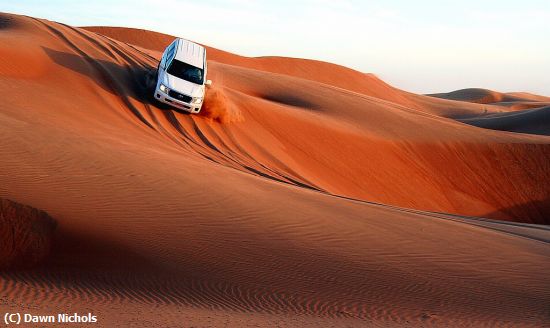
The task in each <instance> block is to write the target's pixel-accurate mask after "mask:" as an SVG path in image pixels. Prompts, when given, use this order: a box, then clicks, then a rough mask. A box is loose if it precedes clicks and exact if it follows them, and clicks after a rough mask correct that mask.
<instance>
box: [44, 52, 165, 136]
mask: <svg viewBox="0 0 550 328" xmlns="http://www.w3.org/2000/svg"><path fill="white" fill-rule="evenodd" d="M42 49H43V50H44V52H45V53H46V54H47V55H48V57H50V59H51V60H52V61H53V62H55V63H56V64H58V65H60V66H63V67H65V68H68V69H70V70H72V71H74V72H77V73H79V74H81V75H85V76H87V77H89V79H90V80H91V81H94V82H95V83H96V84H97V85H98V86H99V87H101V88H102V89H103V90H105V91H108V92H110V93H112V94H113V95H115V96H118V97H119V98H120V99H121V100H122V102H123V103H124V104H125V105H126V107H127V108H128V109H129V110H130V111H131V112H132V113H133V114H134V115H135V116H136V117H137V118H138V119H139V120H140V121H142V122H143V123H144V124H146V125H147V126H149V127H151V128H152V125H151V123H150V122H148V121H147V120H146V119H145V118H144V117H143V115H142V113H141V112H140V110H139V109H138V108H136V107H135V105H134V104H133V103H132V102H131V101H130V99H129V97H132V98H134V99H136V100H138V101H139V102H142V103H144V104H152V103H153V101H154V100H153V96H152V95H153V88H154V84H155V80H154V72H155V68H153V67H151V66H148V65H142V66H137V65H129V64H125V65H121V64H117V63H114V62H111V61H108V60H102V59H95V58H92V57H90V56H88V55H85V54H84V55H77V54H71V53H67V52H62V51H57V50H54V49H50V48H47V47H42Z"/></svg>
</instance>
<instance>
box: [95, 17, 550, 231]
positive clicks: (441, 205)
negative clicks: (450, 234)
mask: <svg viewBox="0 0 550 328" xmlns="http://www.w3.org/2000/svg"><path fill="white" fill-rule="evenodd" d="M87 29H90V30H92V31H96V32H98V33H101V34H104V35H109V36H112V37H114V38H116V39H119V40H122V41H124V42H130V43H133V42H135V43H136V45H137V46H140V47H143V48H148V49H154V50H156V51H162V50H163V49H164V47H166V45H167V44H168V43H169V42H170V41H171V40H172V39H173V37H171V36H168V35H164V34H160V33H155V32H150V31H144V30H134V29H125V28H111V27H88V28H87ZM157 55H158V56H160V52H159V53H157ZM209 58H210V61H211V67H213V68H214V69H213V71H214V73H213V76H214V80H215V81H216V83H217V85H220V84H221V85H222V86H223V87H227V88H229V90H228V92H229V93H233V97H231V98H234V99H235V100H234V101H235V102H239V103H241V104H246V105H242V106H240V107H242V108H243V111H247V112H250V115H251V116H253V117H263V118H265V119H262V120H260V121H259V122H258V123H259V124H260V129H259V130H260V131H265V130H266V129H268V131H270V133H272V134H274V135H276V138H277V140H278V141H281V140H282V141H283V145H284V148H282V149H281V148H279V149H277V147H269V151H268V152H267V153H268V154H270V155H272V156H273V158H276V159H277V160H276V161H272V160H270V159H265V160H262V161H261V162H260V165H261V166H260V168H259V169H260V171H261V168H262V167H270V168H271V167H272V166H273V163H274V162H279V161H282V162H283V164H284V165H285V166H286V167H288V168H291V172H289V170H288V169H286V168H285V167H280V166H279V165H278V167H277V169H275V170H273V171H275V172H285V173H284V174H280V175H279V176H278V178H283V180H284V177H285V176H286V177H287V178H290V179H291V180H293V181H296V182H299V183H300V184H305V185H309V186H311V187H313V188H316V189H319V190H324V191H328V192H330V193H334V194H340V195H344V196H349V197H354V198H360V199H366V200H370V201H375V202H382V203H387V204H394V205H399V206H405V207H413V208H420V209H425V210H435V211H444V212H453V213H461V214H468V215H487V216H490V217H493V218H501V219H506V218H508V219H511V218H512V217H516V219H518V220H526V221H527V222H547V221H545V220H546V219H545V217H547V215H546V213H548V211H549V206H550V205H549V204H548V202H547V201H546V200H547V199H548V196H549V188H548V187H546V186H542V185H541V184H538V183H534V180H530V179H531V178H528V177H527V176H529V177H532V178H534V177H535V176H538V178H535V179H537V180H538V179H539V178H544V179H548V174H549V170H548V164H546V163H547V162H548V161H547V159H548V158H549V153H548V145H547V143H548V140H547V139H545V138H542V139H541V138H536V137H529V136H513V135H508V134H501V133H494V132H492V131H484V130H480V129H472V128H468V127H465V126H463V125H459V124H455V123H454V122H452V121H449V120H446V119H443V118H440V117H436V116H433V115H430V114H437V115H438V116H446V117H479V116H480V115H486V114H490V113H500V112H503V113H504V112H507V111H509V110H510V109H509V108H508V107H506V106H488V105H484V104H472V103H470V102H458V101H454V100H451V101H449V100H443V99H437V98H433V97H427V96H420V95H413V94H410V93H407V92H403V91H401V90H398V89H395V88H393V87H391V86H389V85H388V84H386V83H384V82H382V81H381V80H379V79H377V78H376V77H374V76H373V75H370V74H363V73H360V72H357V71H354V70H351V69H348V68H345V67H342V66H338V65H334V64H330V63H324V62H318V61H311V60H303V59H292V58H283V57H260V58H248V57H242V56H238V55H234V54H230V53H227V52H223V51H220V50H216V49H213V48H209ZM268 72H271V73H277V74H281V75H273V74H268ZM283 75H284V76H283ZM314 82H319V83H322V84H323V85H322V84H318V83H314ZM334 87H336V88H334ZM342 89H344V90H342ZM235 92H238V93H245V94H246V95H247V96H252V97H241V95H240V94H238V93H235ZM510 97H512V96H510ZM281 106H282V107H281ZM245 108H246V109H245ZM244 116H247V115H246V114H245V115H244ZM255 123H256V120H255V121H252V120H251V119H249V120H248V122H247V123H246V124H245V125H246V126H247V128H246V129H245V130H247V132H248V134H249V135H250V136H251V137H252V138H253V136H254V134H253V133H250V131H252V130H251V129H252V128H253V127H254V125H255ZM305 127H307V129H308V130H312V133H303V132H305V130H304V129H305ZM238 131H239V133H241V132H242V129H238ZM313 131H314V132H313ZM518 131H521V132H529V131H528V125H526V127H525V128H521V129H519V130H518ZM536 133H538V132H536ZM259 135H261V132H258V136H259ZM320 140H322V145H321V144H320ZM297 141H299V142H297ZM520 143H521V144H522V145H521V146H519V144H520ZM262 144H263V143H262ZM342 145H344V147H342ZM265 148H268V147H265ZM531 149H538V150H534V153H538V154H539V155H535V156H534V157H531V156H526V155H522V154H521V153H522V152H528V153H529V154H531V153H532V151H531ZM252 150H253V149H251V148H249V150H247V152H248V151H252ZM263 153H265V151H262V153H260V154H257V155H254V156H253V157H254V158H255V159H256V160H260V159H262V158H263V157H265V155H264V154H263ZM289 155H290V157H291V158H289V160H291V161H296V160H297V163H296V164H297V165H295V164H294V163H293V162H288V163H284V162H285V160H284V159H285V158H288V157H289ZM537 157H538V158H539V159H540V162H539V161H538V160H536V158H537ZM514 158H522V160H521V161H524V160H527V158H531V159H535V161H534V162H532V164H528V167H529V169H527V168H526V167H522V168H521V169H520V171H521V172H518V171H516V170H514V169H511V168H510V166H505V167H503V166H502V165H500V164H499V163H502V162H514V161H516V160H515V159H514ZM268 163H269V164H268ZM449 163H452V164H450V165H449ZM510 169H511V170H512V171H514V172H510V171H509V170H510ZM533 171H534V172H540V173H535V174H534V175H532V172H533ZM465 172H469V173H468V174H465ZM267 173H268V174H270V173H269V172H267ZM288 173H291V174H288ZM470 173H471V174H470ZM401 174H405V175H407V176H408V177H409V179H407V181H403V179H402V176H401ZM539 174H540V175H539ZM358 177H361V178H359V179H358ZM511 177H512V178H511ZM508 179H512V180H513V181H516V179H517V180H518V181H521V180H523V181H524V182H523V183H521V185H522V186H524V187H521V188H520V189H522V191H519V190H518V189H516V187H512V185H515V183H510V181H509V180H508ZM524 179H527V180H530V181H531V182H527V181H526V180H524ZM287 181H288V179H287ZM396 186H399V187H396ZM511 189H513V190H514V191H513V192H512V193H513V194H514V195H510V194H508V193H509V191H510V190H511ZM533 189H535V190H533ZM536 189H538V191H536ZM489 190H491V192H488V191H489ZM493 190H494V191H495V192H494V193H493V192H492V191H493ZM506 190H508V191H506ZM419 191H420V192H419ZM518 191H519V193H520V194H521V193H526V194H529V195H530V196H528V197H526V198H529V199H523V200H519V199H520V198H521V196H519V197H520V198H518V195H517V193H518ZM499 194H500V195H499ZM534 195H538V196H535V198H536V199H534V200H533V199H532V197H533V196H534ZM505 199H506V200H505ZM435 204H437V205H435ZM497 204H498V205H497ZM521 208H523V209H525V210H526V211H525V212H523V211H522V212H523V213H519V209H521ZM511 211H513V212H511ZM533 215H534V217H537V218H536V219H535V218H532V216H533Z"/></svg>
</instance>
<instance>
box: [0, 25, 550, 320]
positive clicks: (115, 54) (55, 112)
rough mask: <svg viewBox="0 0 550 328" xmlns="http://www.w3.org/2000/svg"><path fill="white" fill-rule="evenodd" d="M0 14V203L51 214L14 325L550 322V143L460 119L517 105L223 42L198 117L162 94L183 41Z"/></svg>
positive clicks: (13, 289) (7, 286)
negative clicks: (175, 47)
mask: <svg viewBox="0 0 550 328" xmlns="http://www.w3.org/2000/svg"><path fill="white" fill-rule="evenodd" d="M0 22H2V23H0V41H1V42H0V58H2V61H1V63H0V92H1V99H2V100H1V101H0V126H2V129H0V131H1V135H0V154H1V155H2V156H1V157H0V176H1V179H2V180H1V183H0V197H4V198H7V199H11V200H13V201H17V202H19V203H22V204H27V205H30V206H32V207H35V208H39V209H42V210H45V211H46V212H48V213H49V214H50V215H51V216H52V217H54V218H55V219H56V221H57V222H58V227H57V230H56V233H55V236H54V237H55V238H54V247H53V249H52V255H51V257H50V258H49V260H48V261H46V262H45V263H44V265H43V266H42V267H40V268H35V269H32V270H23V271H21V270H19V271H3V272H2V273H0V290H1V293H0V299H1V300H2V302H0V309H1V310H2V311H0V312H2V313H3V312H14V311H16V310H19V311H20V310H21V307H22V306H23V307H25V308H26V309H30V310H28V311H31V312H34V313H37V314H47V313H51V312H54V313H57V312H70V313H72V312H81V313H87V312H89V311H91V312H93V313H94V314H96V315H97V316H98V318H99V326H104V327H117V326H118V327H129V326H132V325H133V326H144V327H145V326H146V327H166V326H183V327H191V326H230V327H244V326H266V327H273V326H281V327H297V326H303V327H320V326H323V327H330V326H334V327H340V326H341V327H355V326H358V327H359V326H361V327H364V326H372V327H397V326H402V327H411V326H421V327H425V326H437V327H472V326H475V327H484V326H487V327H489V326H490V327H493V326H507V327H542V326H544V325H547V324H548V323H549V321H550V316H549V313H548V308H549V307H550V284H549V280H548V271H549V269H550V265H549V263H550V248H549V247H548V242H550V229H548V227H547V226H543V225H533V224H524V223H538V224H548V223H550V221H549V220H550V219H549V218H550V201H549V199H550V183H548V181H550V160H549V159H550V137H548V136H547V135H544V134H548V133H541V130H540V129H541V128H540V126H537V127H536V131H530V128H529V127H528V126H529V125H527V127H523V128H522V129H521V132H523V133H512V132H506V131H499V130H498V129H497V127H493V126H491V128H495V129H497V130H489V129H483V128H479V127H475V126H472V125H468V124H464V123H462V122H460V121H458V120H456V119H461V120H466V119H471V120H473V119H480V118H482V117H484V116H486V115H501V116H503V117H504V116H505V115H509V114H511V113H518V112H517V111H516V110H515V109H512V108H510V106H505V105H501V104H498V103H497V104H479V103H474V102H469V100H468V99H458V100H457V99H454V98H453V99H441V98H436V97H430V96H423V95H414V94H411V93H407V92H404V91H401V90H398V89H396V88H394V87H391V86H389V85H387V84H386V83H384V82H382V81H381V80H379V79H378V78H376V77H375V76H374V75H371V74H363V73H360V72H357V71H354V70H351V69H347V68H344V67H341V66H337V65H333V64H329V63H323V62H317V61H310V60H304V59H291V58H280V57H263V58H247V57H242V56H237V55H233V54H230V53H227V52H223V51H220V50H216V49H213V48H209V49H208V50H209V73H210V74H211V76H210V78H211V79H212V80H213V83H214V87H213V88H212V89H211V90H209V96H208V97H209V98H208V99H207V101H208V103H207V108H205V110H204V112H203V113H201V115H199V116H196V115H195V116H194V115H188V114H184V113H179V112H175V111H172V110H169V109H165V108H159V107H158V105H157V104H156V103H154V102H153V101H152V100H151V97H150V94H151V86H152V83H153V82H152V81H153V76H154V68H155V67H156V66H157V63H158V58H159V57H160V55H161V51H162V50H163V47H164V46H166V45H167V44H168V43H169V42H170V41H171V39H172V37H169V36H166V35H162V34H158V33H154V32H148V31H143V30H134V29H123V28H103V27H100V28H86V29H83V28H74V27H70V26H66V25H62V24H58V23H54V22H50V21H46V20H39V19H34V18H29V17H22V16H16V15H7V14H3V15H2V16H0ZM95 32H98V33H99V34H96V33H95ZM510 97H519V98H522V99H527V100H529V101H534V102H544V101H546V99H545V98H544V97H542V98H538V97H537V98H536V99H534V98H529V99H528V98H527V97H525V96H521V95H511V96H510ZM501 101H507V100H503V99H499V102H501ZM541 111H542V109H541ZM547 112H548V110H547V109H545V112H543V114H541V115H543V116H544V115H546V116H544V117H547ZM537 115H538V114H537ZM522 120H523V119H522V118H518V119H517V120H516V121H515V122H514V124H515V125H518V126H522ZM526 120H527V121H529V120H530V118H527V119H526ZM529 122H530V121H529ZM469 123H470V122H469ZM472 124H474V123H472ZM533 129H535V128H533ZM542 130H543V131H542V132H545V131H546V132H548V125H547V126H546V129H545V128H544V127H542ZM534 133H536V134H534ZM437 212H441V213H443V212H444V213H449V214H438V213H437ZM464 216H482V217H488V218H492V219H499V220H506V221H493V220H482V219H476V218H467V217H464ZM2 246H3V245H2ZM3 247H4V246H3Z"/></svg>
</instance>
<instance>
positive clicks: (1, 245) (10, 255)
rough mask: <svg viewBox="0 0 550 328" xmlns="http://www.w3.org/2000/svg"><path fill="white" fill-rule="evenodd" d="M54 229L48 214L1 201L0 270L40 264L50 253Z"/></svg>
mask: <svg viewBox="0 0 550 328" xmlns="http://www.w3.org/2000/svg"><path fill="white" fill-rule="evenodd" d="M55 226H56V223H55V221H54V220H53V219H52V218H51V217H50V216H49V215H48V214H47V213H45V212H43V211H40V210H37V209H35V208H32V207H29V206H26V205H21V204H18V203H15V202H12V201H10V200H7V199H3V198H0V269H15V268H28V267H33V266H36V265H38V264H41V263H42V262H43V261H44V260H45V259H46V257H47V256H48V255H49V253H50V248H51V243H52V239H53V231H54V229H55Z"/></svg>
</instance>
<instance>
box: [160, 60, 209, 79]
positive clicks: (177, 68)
mask: <svg viewBox="0 0 550 328" xmlns="http://www.w3.org/2000/svg"><path fill="white" fill-rule="evenodd" d="M167 72H168V74H170V75H174V76H175V77H179V78H180V79H184V80H186V81H189V82H193V83H196V84H202V83H203V79H204V76H203V71H202V69H200V68H198V67H195V66H192V65H189V64H187V63H184V62H181V61H179V60H177V59H174V60H172V63H171V64H170V67H168V70H167Z"/></svg>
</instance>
